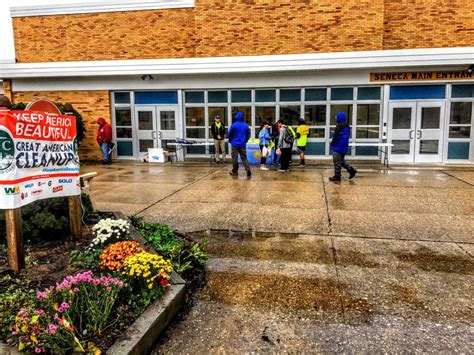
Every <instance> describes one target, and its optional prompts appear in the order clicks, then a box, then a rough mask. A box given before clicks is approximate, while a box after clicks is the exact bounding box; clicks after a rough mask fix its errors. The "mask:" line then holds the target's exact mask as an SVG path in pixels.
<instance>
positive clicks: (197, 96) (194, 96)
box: [184, 91, 204, 104]
mask: <svg viewBox="0 0 474 355" xmlns="http://www.w3.org/2000/svg"><path fill="white" fill-rule="evenodd" d="M184 100H185V102H186V103H187V104H190V103H191V104H202V103H204V91H186V92H185V93H184Z"/></svg>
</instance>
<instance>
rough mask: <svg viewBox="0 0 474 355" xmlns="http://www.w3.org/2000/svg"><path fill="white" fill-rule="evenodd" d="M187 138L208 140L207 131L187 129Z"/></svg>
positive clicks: (203, 129)
mask: <svg viewBox="0 0 474 355" xmlns="http://www.w3.org/2000/svg"><path fill="white" fill-rule="evenodd" d="M186 138H206V129H205V128H186Z"/></svg>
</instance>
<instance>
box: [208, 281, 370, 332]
mask: <svg viewBox="0 0 474 355" xmlns="http://www.w3.org/2000/svg"><path fill="white" fill-rule="evenodd" d="M345 287H346V286H345V285H344V284H341V283H339V284H338V282H337V281H335V280H332V279H330V278H320V277H315V278H297V277H288V276H283V275H273V274H264V273H262V274H261V275H255V274H236V273H231V272H209V273H208V283H207V285H206V287H205V288H204V290H203V292H202V294H201V299H203V300H208V301H217V302H223V303H226V304H232V305H252V306H260V307H268V308H269V309H272V310H273V311H276V310H279V311H281V312H283V313H290V314H292V315H293V316H306V317H321V316H323V317H324V319H327V320H336V319H339V320H342V319H343V312H344V311H343V303H344V309H345V310H346V312H350V313H354V317H353V318H354V319H356V318H357V319H358V320H359V321H363V322H364V323H367V322H370V320H371V317H372V315H373V312H374V306H373V305H371V304H370V303H369V302H368V301H367V300H365V299H359V298H353V297H351V296H350V295H349V294H347V293H343V295H341V288H342V289H344V288H345Z"/></svg>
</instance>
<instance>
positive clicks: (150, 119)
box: [135, 106, 157, 160]
mask: <svg viewBox="0 0 474 355" xmlns="http://www.w3.org/2000/svg"><path fill="white" fill-rule="evenodd" d="M135 117H136V119H137V121H138V135H137V136H138V154H139V158H140V160H141V159H143V158H144V157H145V155H146V154H147V153H148V148H156V147H157V140H156V138H157V135H156V108H155V106H141V107H139V108H136V109H135Z"/></svg>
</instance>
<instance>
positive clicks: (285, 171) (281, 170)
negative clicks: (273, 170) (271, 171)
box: [277, 169, 289, 173]
mask: <svg viewBox="0 0 474 355" xmlns="http://www.w3.org/2000/svg"><path fill="white" fill-rule="evenodd" d="M277 171H279V172H280V173H287V172H288V171H289V170H288V169H286V170H285V169H278V170H277Z"/></svg>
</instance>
